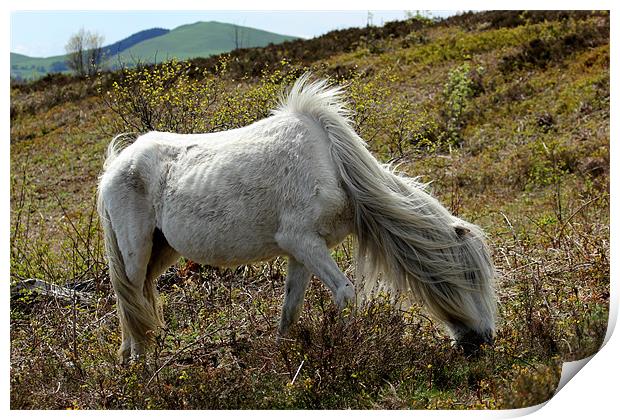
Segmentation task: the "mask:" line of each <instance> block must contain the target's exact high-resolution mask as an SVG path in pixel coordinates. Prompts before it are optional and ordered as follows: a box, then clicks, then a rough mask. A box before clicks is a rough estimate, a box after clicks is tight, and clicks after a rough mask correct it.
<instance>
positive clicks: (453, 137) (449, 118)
mask: <svg viewBox="0 0 620 420" xmlns="http://www.w3.org/2000/svg"><path fill="white" fill-rule="evenodd" d="M483 72H484V68H483V67H481V66H478V67H477V68H475V69H473V70H472V69H471V66H470V65H469V63H464V64H461V65H460V66H458V67H455V68H453V69H452V70H450V72H449V73H448V80H447V81H446V84H445V85H444V88H443V98H444V101H445V105H444V106H445V109H444V115H445V125H446V129H445V137H446V140H447V142H448V143H449V144H452V145H458V144H459V143H460V142H461V130H462V129H463V126H464V125H465V123H466V120H467V114H468V112H469V108H470V107H471V99H472V98H473V97H474V96H475V95H476V94H477V93H478V90H477V88H479V86H478V85H476V83H475V80H479V79H480V78H481V77H482V73H483Z"/></svg>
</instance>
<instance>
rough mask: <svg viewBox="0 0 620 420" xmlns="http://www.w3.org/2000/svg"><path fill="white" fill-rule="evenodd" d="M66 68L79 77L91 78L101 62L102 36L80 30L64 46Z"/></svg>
mask: <svg viewBox="0 0 620 420" xmlns="http://www.w3.org/2000/svg"><path fill="white" fill-rule="evenodd" d="M65 51H66V52H67V66H68V67H69V68H70V69H71V70H73V71H74V72H75V73H76V74H78V75H79V76H85V75H89V76H92V75H94V74H96V73H97V71H99V69H100V68H101V62H102V61H103V36H102V35H99V34H98V33H96V32H90V31H86V30H84V28H81V29H80V30H79V31H78V32H77V33H75V34H73V35H72V36H71V38H69V41H68V42H67V44H66V45H65Z"/></svg>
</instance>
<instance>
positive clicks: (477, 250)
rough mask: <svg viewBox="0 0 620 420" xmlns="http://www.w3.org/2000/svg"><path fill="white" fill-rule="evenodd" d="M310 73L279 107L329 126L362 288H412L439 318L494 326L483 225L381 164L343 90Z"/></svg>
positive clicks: (485, 327)
mask: <svg viewBox="0 0 620 420" xmlns="http://www.w3.org/2000/svg"><path fill="white" fill-rule="evenodd" d="M308 79H309V75H308V74H305V75H304V76H302V77H301V78H300V79H299V80H298V81H297V82H296V83H295V84H294V86H293V87H292V88H291V90H290V92H289V94H288V97H286V98H285V99H284V100H283V101H282V102H281V105H280V107H279V108H278V109H277V110H276V113H279V112H289V113H298V114H304V115H310V116H312V117H313V118H314V119H315V120H316V121H318V122H319V123H320V124H321V125H322V126H323V128H324V130H325V132H326V133H327V136H328V138H329V140H330V143H331V156H332V160H333V162H334V164H335V166H336V167H337V169H338V172H339V174H340V177H341V179H342V182H343V184H344V186H345V187H346V190H347V192H348V194H349V197H350V200H351V201H352V203H353V207H354V229H355V234H356V236H357V240H358V252H357V280H358V281H360V280H361V281H362V282H363V289H364V291H365V292H366V293H367V294H368V293H369V292H371V291H376V290H377V288H387V289H390V290H391V291H394V292H402V293H407V292H412V294H413V295H414V297H415V298H416V299H417V300H419V301H421V302H420V303H422V304H423V305H424V306H425V307H426V308H427V310H428V311H429V312H430V313H431V315H433V316H434V317H435V318H437V319H439V320H442V321H444V322H451V321H455V320H456V321H458V322H460V323H462V324H464V325H467V326H470V327H471V328H474V329H476V330H488V329H491V330H492V329H494V324H495V320H494V318H495V298H494V292H493V290H492V278H493V276H494V269H493V265H492V262H491V258H490V255H489V252H488V249H487V247H486V245H485V243H484V239H483V238H484V235H483V233H482V231H481V230H480V229H479V228H478V227H477V226H475V225H472V224H470V223H467V222H465V221H463V220H461V219H459V218H457V217H454V216H452V215H451V214H450V213H449V212H448V210H446V209H445V207H443V206H442V205H441V204H440V203H439V201H438V200H436V199H435V198H434V197H432V196H431V195H430V194H428V193H427V192H426V191H425V189H426V185H424V184H422V183H420V182H418V181H417V180H416V179H413V178H408V177H405V176H400V175H398V174H397V173H395V172H394V171H393V170H391V169H389V168H388V167H385V166H382V165H380V164H379V163H378V162H377V160H376V159H375V158H374V157H373V156H372V154H371V153H370V152H369V151H368V150H367V148H366V144H365V142H364V141H363V140H362V139H361V138H360V137H359V136H358V135H357V134H356V133H355V131H354V130H353V129H352V128H351V123H350V114H349V111H348V110H347V109H346V106H345V102H344V100H343V99H342V90H341V89H340V88H338V87H330V86H328V84H327V82H326V81H316V82H309V81H308ZM472 292H474V293H472ZM478 308H482V313H481V312H480V310H479V309H478ZM481 319H483V320H484V321H483V323H484V324H486V325H479V324H480V322H481V321H480V320H481Z"/></svg>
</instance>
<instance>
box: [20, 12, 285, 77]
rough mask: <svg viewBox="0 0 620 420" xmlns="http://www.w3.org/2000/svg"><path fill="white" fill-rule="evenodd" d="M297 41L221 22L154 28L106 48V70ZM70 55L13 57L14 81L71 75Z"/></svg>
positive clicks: (21, 55)
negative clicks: (68, 64) (172, 27)
mask: <svg viewBox="0 0 620 420" xmlns="http://www.w3.org/2000/svg"><path fill="white" fill-rule="evenodd" d="M294 39H296V38H295V37H292V36H287V35H280V34H276V33H273V32H268V31H263V30H259V29H254V28H249V27H245V26H239V25H233V24H229V23H220V22H196V23H193V24H189V25H182V26H179V27H177V28H175V29H173V30H168V29H163V28H152V29H147V30H144V31H140V32H136V33H135V34H133V35H131V36H129V37H127V38H125V39H123V40H121V41H118V42H115V43H114V44H110V45H107V46H105V47H103V49H104V53H105V56H106V57H107V58H106V61H105V67H107V68H111V69H114V68H117V67H118V66H119V65H120V64H123V65H128V66H131V65H134V64H135V63H138V62H140V63H153V62H155V61H162V60H166V59H171V58H178V59H182V60H183V59H187V58H196V57H209V56H212V55H215V54H221V53H226V52H229V51H232V50H234V49H237V48H248V47H263V46H267V45H269V44H278V43H281V42H284V41H288V40H294ZM65 62H66V55H58V56H53V57H45V58H41V57H29V56H26V55H23V54H17V53H11V77H12V78H15V79H22V80H33V79H38V78H40V77H43V76H45V75H46V74H48V73H63V72H68V71H69V69H68V67H67V65H66V63H65Z"/></svg>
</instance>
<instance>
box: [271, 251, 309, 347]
mask: <svg viewBox="0 0 620 420" xmlns="http://www.w3.org/2000/svg"><path fill="white" fill-rule="evenodd" d="M310 276H311V274H310V272H309V271H308V269H306V267H305V266H304V265H303V264H301V263H300V262H299V261H297V260H296V259H295V258H293V257H289V258H288V272H287V275H286V284H285V292H284V304H283V305H282V316H281V318H280V327H279V328H278V335H279V336H285V335H286V334H287V333H288V331H289V329H290V328H291V326H292V325H293V324H295V323H296V322H297V321H298V320H299V316H300V314H301V309H302V306H303V302H304V295H305V293H306V289H307V288H308V283H310Z"/></svg>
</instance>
